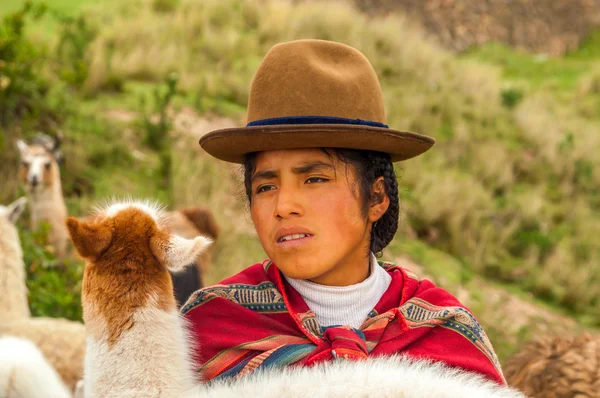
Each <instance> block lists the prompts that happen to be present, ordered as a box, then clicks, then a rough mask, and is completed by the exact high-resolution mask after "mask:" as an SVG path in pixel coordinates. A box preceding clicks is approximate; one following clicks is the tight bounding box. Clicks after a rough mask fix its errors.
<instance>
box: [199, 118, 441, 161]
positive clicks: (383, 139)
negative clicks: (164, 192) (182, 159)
mask: <svg viewBox="0 0 600 398" xmlns="http://www.w3.org/2000/svg"><path fill="white" fill-rule="evenodd" d="M434 143H435V140H434V139H433V138H431V137H428V136H425V135H421V134H416V133H409V132H405V131H398V130H392V129H387V128H382V127H370V126H364V125H348V124H318V125H317V124H291V125H289V124H286V125H270V126H251V127H240V128H229V129H222V130H215V131H212V132H210V133H208V134H206V135H204V136H203V137H202V138H200V145H201V146H202V148H203V149H204V150H205V151H206V152H208V153H209V154H210V155H212V156H214V157H216V158H217V159H221V160H224V161H226V162H231V163H244V156H245V155H246V154H248V153H251V152H260V151H272V150H278V149H296V148H320V147H322V148H348V149H362V150H372V151H379V152H385V153H389V154H390V155H391V157H392V161H393V162H397V161H401V160H406V159H410V158H413V157H415V156H418V155H420V154H422V153H424V152H425V151H427V150H428V149H429V148H431V147H432V146H433V144H434Z"/></svg>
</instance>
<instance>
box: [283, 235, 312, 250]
mask: <svg viewBox="0 0 600 398" xmlns="http://www.w3.org/2000/svg"><path fill="white" fill-rule="evenodd" d="M313 236H314V235H312V234H308V233H299V234H289V235H284V236H282V237H280V238H279V239H277V246H278V247H280V248H282V249H286V248H293V247H299V246H302V245H305V244H306V243H308V242H310V241H311V240H312V238H313Z"/></svg>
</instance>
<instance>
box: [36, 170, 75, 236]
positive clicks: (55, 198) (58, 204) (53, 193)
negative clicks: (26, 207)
mask: <svg viewBox="0 0 600 398" xmlns="http://www.w3.org/2000/svg"><path fill="white" fill-rule="evenodd" d="M29 200H30V209H31V227H32V228H33V229H37V228H38V227H39V223H40V222H43V221H48V222H50V224H52V223H53V222H54V221H55V220H59V222H60V223H61V224H62V222H63V219H64V218H65V217H66V213H67V211H66V206H65V201H64V198H63V195H62V185H61V183H60V179H57V180H56V181H54V182H53V183H52V185H50V186H49V187H45V188H44V189H43V190H40V191H35V192H30V193H29Z"/></svg>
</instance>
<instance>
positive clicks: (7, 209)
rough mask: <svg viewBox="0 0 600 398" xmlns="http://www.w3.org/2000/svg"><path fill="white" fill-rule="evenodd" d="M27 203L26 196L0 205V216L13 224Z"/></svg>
mask: <svg viewBox="0 0 600 398" xmlns="http://www.w3.org/2000/svg"><path fill="white" fill-rule="evenodd" d="M26 205H27V198H25V197H21V198H19V199H17V200H15V201H14V202H12V203H11V204H9V205H8V206H2V205H0V218H3V219H5V220H8V221H9V222H10V223H11V224H14V223H16V222H17V220H18V219H19V216H20V215H21V213H23V210H25V206H26Z"/></svg>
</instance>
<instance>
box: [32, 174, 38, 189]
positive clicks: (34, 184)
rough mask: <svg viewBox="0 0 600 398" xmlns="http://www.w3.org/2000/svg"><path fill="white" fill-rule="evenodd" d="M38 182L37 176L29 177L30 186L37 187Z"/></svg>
mask: <svg viewBox="0 0 600 398" xmlns="http://www.w3.org/2000/svg"><path fill="white" fill-rule="evenodd" d="M38 183H39V181H38V178H37V176H33V177H32V178H31V186H32V187H37V185H38Z"/></svg>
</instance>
